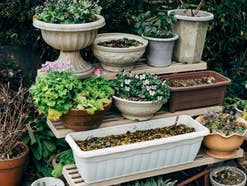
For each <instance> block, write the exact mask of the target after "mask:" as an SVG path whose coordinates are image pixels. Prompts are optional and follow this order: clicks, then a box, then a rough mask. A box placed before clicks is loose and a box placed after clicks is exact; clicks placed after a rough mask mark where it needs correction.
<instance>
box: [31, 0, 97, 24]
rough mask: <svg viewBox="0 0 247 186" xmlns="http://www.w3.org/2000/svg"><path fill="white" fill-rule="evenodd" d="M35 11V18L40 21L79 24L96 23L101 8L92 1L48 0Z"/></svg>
mask: <svg viewBox="0 0 247 186" xmlns="http://www.w3.org/2000/svg"><path fill="white" fill-rule="evenodd" d="M35 11H36V14H35V18H37V19H38V20H40V21H44V22H48V23H57V24H78V23H88V22H93V21H96V20H97V16H96V14H100V11H101V7H100V6H99V5H98V4H97V2H94V1H91V0H46V1H45V2H44V4H43V5H40V6H37V7H36V9H35Z"/></svg>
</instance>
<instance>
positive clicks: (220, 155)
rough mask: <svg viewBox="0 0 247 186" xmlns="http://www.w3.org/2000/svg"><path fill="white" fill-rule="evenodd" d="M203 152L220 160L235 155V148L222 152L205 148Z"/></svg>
mask: <svg viewBox="0 0 247 186" xmlns="http://www.w3.org/2000/svg"><path fill="white" fill-rule="evenodd" d="M205 152H206V154H207V155H208V156H210V157H213V158H217V159H221V160H227V159H231V158H233V157H234V156H236V150H234V151H229V152H222V151H216V150H210V149H206V150H205Z"/></svg>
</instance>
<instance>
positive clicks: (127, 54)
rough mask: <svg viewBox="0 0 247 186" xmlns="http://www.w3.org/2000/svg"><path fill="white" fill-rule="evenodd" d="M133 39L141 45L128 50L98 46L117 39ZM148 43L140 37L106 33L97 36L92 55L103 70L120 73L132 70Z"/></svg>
mask: <svg viewBox="0 0 247 186" xmlns="http://www.w3.org/2000/svg"><path fill="white" fill-rule="evenodd" d="M123 38H128V39H134V40H136V41H139V42H141V43H142V45H139V46H131V47H128V48H115V47H106V46H101V45H98V44H99V43H101V42H106V41H111V40H118V39H123ZM147 44H148V41H147V40H145V39H143V38H142V37H140V36H136V35H133V34H124V33H106V34H99V35H97V38H96V39H95V41H94V43H93V53H94V55H95V57H96V58H97V59H98V60H99V61H100V62H101V65H102V67H103V68H104V69H105V70H108V71H112V72H121V71H122V70H128V71H129V70H132V69H133V68H134V64H135V63H136V62H137V61H138V60H139V59H140V58H141V57H142V55H143V54H144V52H145V48H146V46H147Z"/></svg>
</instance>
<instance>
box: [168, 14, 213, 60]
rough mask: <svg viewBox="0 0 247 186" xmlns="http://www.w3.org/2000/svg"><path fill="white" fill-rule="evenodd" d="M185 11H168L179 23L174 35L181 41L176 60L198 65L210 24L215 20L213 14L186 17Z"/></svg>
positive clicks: (176, 24)
mask: <svg viewBox="0 0 247 186" xmlns="http://www.w3.org/2000/svg"><path fill="white" fill-rule="evenodd" d="M184 12H185V9H176V10H170V11H168V15H171V14H174V15H175V18H177V20H178V21H177V22H176V23H175V25H174V28H173V31H174V33H176V34H178V35H179V40H178V41H177V42H176V45H175V48H174V59H175V60H176V61H179V62H182V63H197V62H200V61H201V57H202V52H203V48H204V43H205V38H206V34H207V29H208V22H209V21H210V20H212V19H213V18H214V15H213V14H212V13H209V12H206V11H201V10H200V11H199V12H198V14H197V16H194V17H192V16H187V15H185V13H184Z"/></svg>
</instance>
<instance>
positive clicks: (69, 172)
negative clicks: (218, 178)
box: [63, 149, 243, 186]
mask: <svg viewBox="0 0 247 186" xmlns="http://www.w3.org/2000/svg"><path fill="white" fill-rule="evenodd" d="M240 157H243V150H242V149H239V150H237V153H236V156H234V157H232V158H231V159H235V158H240ZM221 161H224V160H220V159H215V158H211V157H209V156H207V155H206V154H203V153H202V154H199V155H198V156H197V157H196V159H195V161H193V162H191V163H186V164H182V165H177V166H174V167H168V168H164V169H159V170H153V171H149V172H145V173H139V174H135V175H130V176H125V177H121V178H116V179H112V180H108V181H103V182H98V183H93V184H87V183H85V182H84V181H83V179H82V178H81V176H80V175H79V173H78V170H77V168H76V166H75V164H73V165H66V166H64V167H63V176H64V177H65V179H66V181H67V182H68V183H69V185H70V186H102V185H104V186H109V185H116V184H120V183H125V182H129V181H133V180H138V179H143V178H148V177H152V176H157V175H163V174H167V173H172V172H176V171H181V170H185V169H190V168H194V167H199V166H203V165H210V164H214V163H218V162H221Z"/></svg>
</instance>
